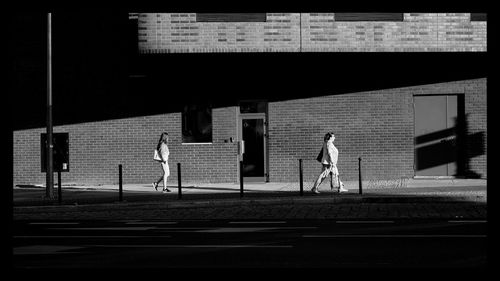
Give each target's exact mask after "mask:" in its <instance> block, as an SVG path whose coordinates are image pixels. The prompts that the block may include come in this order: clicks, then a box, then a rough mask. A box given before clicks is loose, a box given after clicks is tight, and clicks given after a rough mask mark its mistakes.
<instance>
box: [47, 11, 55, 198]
mask: <svg viewBox="0 0 500 281" xmlns="http://www.w3.org/2000/svg"><path fill="white" fill-rule="evenodd" d="M52 142H53V140H52V14H51V13H48V15H47V147H46V152H47V154H46V155H47V157H46V161H47V169H46V172H47V174H46V188H45V196H46V198H49V199H53V198H54V194H53V191H54V174H53V171H54V169H53V168H54V167H53V163H52V158H53V155H52V150H53V146H54V145H53V143H52Z"/></svg>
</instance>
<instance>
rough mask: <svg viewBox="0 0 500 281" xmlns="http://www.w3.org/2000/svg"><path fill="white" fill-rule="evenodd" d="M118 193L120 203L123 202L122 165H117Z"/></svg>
mask: <svg viewBox="0 0 500 281" xmlns="http://www.w3.org/2000/svg"><path fill="white" fill-rule="evenodd" d="M118 191H119V196H120V197H119V198H120V202H121V201H122V200H123V181H122V164H120V165H118Z"/></svg>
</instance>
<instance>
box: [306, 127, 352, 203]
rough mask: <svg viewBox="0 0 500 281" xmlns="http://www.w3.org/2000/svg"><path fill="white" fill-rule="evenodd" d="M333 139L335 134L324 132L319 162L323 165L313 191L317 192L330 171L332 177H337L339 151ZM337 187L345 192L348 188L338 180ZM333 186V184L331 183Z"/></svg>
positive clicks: (339, 190)
mask: <svg viewBox="0 0 500 281" xmlns="http://www.w3.org/2000/svg"><path fill="white" fill-rule="evenodd" d="M334 140H335V135H333V133H326V134H325V137H324V143H323V157H322V158H321V164H322V165H323V167H322V171H321V174H320V175H319V176H318V179H317V180H316V182H315V183H314V185H313V187H312V189H311V191H312V192H313V193H319V191H318V187H319V185H320V184H321V183H322V182H323V180H324V179H325V178H326V177H327V176H328V175H329V174H330V173H331V174H332V175H333V177H332V180H333V178H336V179H338V176H339V170H338V169H337V160H338V157H339V151H338V150H337V148H336V147H335V145H333V141H334ZM338 182H339V187H338V192H339V193H340V192H347V191H348V190H347V189H345V188H344V184H343V183H342V182H341V181H340V180H338ZM332 188H333V184H332Z"/></svg>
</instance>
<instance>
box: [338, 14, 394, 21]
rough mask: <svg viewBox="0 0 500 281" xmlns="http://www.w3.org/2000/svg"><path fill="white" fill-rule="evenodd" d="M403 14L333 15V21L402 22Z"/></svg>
mask: <svg viewBox="0 0 500 281" xmlns="http://www.w3.org/2000/svg"><path fill="white" fill-rule="evenodd" d="M403 19H404V16H403V13H335V21H403Z"/></svg>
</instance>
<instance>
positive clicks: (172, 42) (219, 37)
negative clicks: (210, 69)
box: [136, 13, 487, 54]
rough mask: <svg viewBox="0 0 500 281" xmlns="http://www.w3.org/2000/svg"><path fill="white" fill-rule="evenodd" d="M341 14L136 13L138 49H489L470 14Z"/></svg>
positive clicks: (481, 26) (480, 22)
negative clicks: (255, 17) (229, 16)
mask: <svg viewBox="0 0 500 281" xmlns="http://www.w3.org/2000/svg"><path fill="white" fill-rule="evenodd" d="M339 15H340V14H338V15H337V16H336V13H267V14H265V17H264V20H262V21H260V22H259V21H257V22H255V21H254V22H223V21H221V22H217V21H212V22H200V19H199V16H198V17H197V14H196V13H171V14H168V13H160V14H155V13H149V14H137V15H136V17H137V19H138V29H139V32H138V36H139V50H140V52H142V53H146V54H149V53H173V52H194V53H198V52H201V53H205V52H463V51H486V50H487V45H486V29H487V22H486V20H485V19H484V18H482V17H475V16H474V14H470V13H401V14H400V16H399V17H398V14H396V15H395V17H394V18H390V17H389V18H388V19H386V20H376V19H375V20H363V18H362V17H361V18H360V19H359V20H356V16H359V14H358V15H355V16H353V17H351V18H343V19H340V16H339ZM367 15H369V13H368V14H367ZM382 16H384V15H382Z"/></svg>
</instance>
